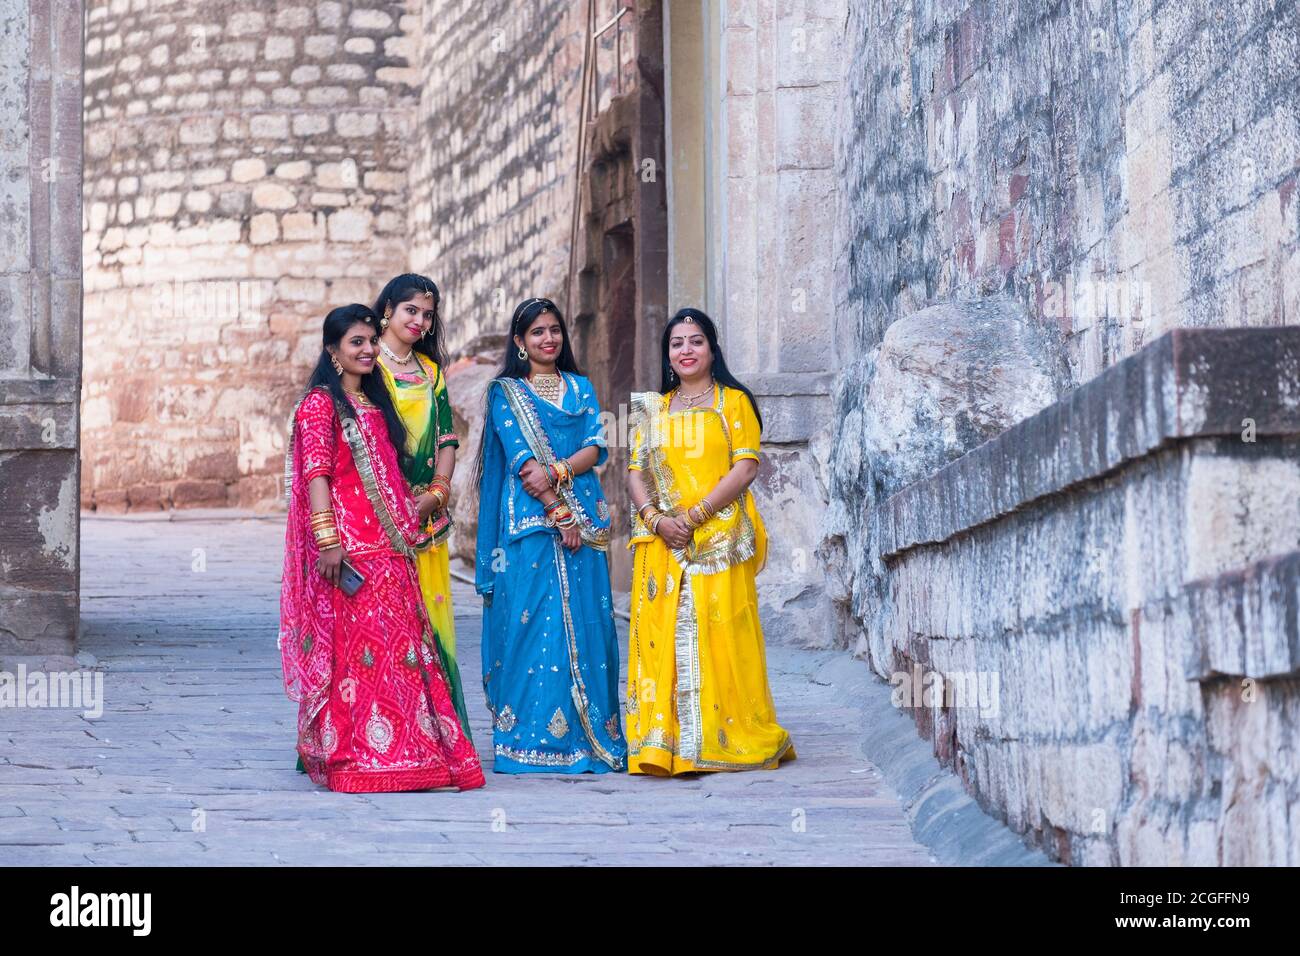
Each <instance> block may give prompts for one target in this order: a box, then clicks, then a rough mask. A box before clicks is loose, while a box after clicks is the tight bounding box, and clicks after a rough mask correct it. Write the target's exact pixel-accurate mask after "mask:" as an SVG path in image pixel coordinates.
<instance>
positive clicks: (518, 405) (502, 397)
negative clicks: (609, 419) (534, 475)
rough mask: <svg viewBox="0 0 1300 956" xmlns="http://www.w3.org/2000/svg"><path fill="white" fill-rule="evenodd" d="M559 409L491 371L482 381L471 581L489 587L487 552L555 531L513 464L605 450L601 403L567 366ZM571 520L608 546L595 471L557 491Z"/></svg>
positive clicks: (592, 540)
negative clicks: (482, 410) (482, 413)
mask: <svg viewBox="0 0 1300 956" xmlns="http://www.w3.org/2000/svg"><path fill="white" fill-rule="evenodd" d="M562 374H563V375H564V379H565V384H566V385H567V390H566V391H565V393H564V397H563V399H562V401H563V403H564V406H565V407H563V408H561V407H559V406H556V405H553V404H552V403H550V402H548V401H546V400H545V399H542V398H539V397H537V395H536V394H534V393H533V391H532V389H530V388H529V387H528V386H527V385H525V384H524V382H523V380H521V379H517V378H496V379H493V380H492V381H491V383H489V385H488V391H487V409H486V416H487V418H488V421H487V423H486V427H485V428H484V433H483V442H484V449H483V483H482V485H480V487H479V504H478V539H477V549H476V560H475V569H474V570H475V574H474V583H475V587H476V588H477V590H478V593H479V594H483V595H490V594H491V593H492V581H493V578H494V577H495V572H494V571H493V569H492V568H493V554H494V552H496V551H497V550H498V549H500V548H502V547H504V546H505V544H506V543H508V542H510V541H516V540H518V539H519V538H521V537H523V536H524V535H526V534H532V533H535V532H539V531H544V532H547V533H549V534H554V535H558V534H559V532H558V531H556V530H555V529H554V528H551V527H549V526H548V525H547V524H546V516H545V512H544V511H543V510H542V503H541V502H540V501H538V500H537V499H536V498H534V497H533V496H532V495H530V494H528V492H526V491H525V490H524V486H523V482H522V480H520V478H519V469H520V467H521V466H522V465H523V464H524V462H526V461H528V459H530V458H534V459H536V460H537V461H539V462H540V463H542V464H543V465H549V464H553V463H554V462H555V461H556V459H558V458H567V457H569V456H570V455H574V454H576V453H577V452H579V451H581V450H582V449H583V448H586V447H588V446H591V445H595V446H596V447H598V448H599V449H600V452H599V455H598V457H597V458H596V464H597V465H601V464H604V462H605V459H607V458H608V457H609V452H608V451H607V450H606V447H605V436H604V433H603V430H602V428H601V424H600V410H599V406H598V405H597V403H596V396H595V390H594V389H593V388H592V386H591V382H590V381H588V380H587V379H586V378H584V377H582V376H580V375H574V374H572V373H570V372H565V373H562ZM558 494H559V496H560V498H561V499H563V501H564V503H565V504H567V505H568V506H569V510H570V511H572V512H573V514H574V517H576V518H577V519H578V530H579V532H580V533H581V535H582V541H583V543H584V544H586V545H589V546H590V547H593V548H595V549H596V550H597V551H606V550H608V549H609V526H610V511H609V503H608V502H607V501H606V500H605V495H604V493H603V492H602V491H601V487H600V480H599V479H598V478H597V477H596V473H595V471H594V470H588V471H585V472H583V473H582V474H581V475H578V476H577V477H576V478H575V479H574V480H573V484H572V485H571V486H564V487H561V489H560V490H559V492H558Z"/></svg>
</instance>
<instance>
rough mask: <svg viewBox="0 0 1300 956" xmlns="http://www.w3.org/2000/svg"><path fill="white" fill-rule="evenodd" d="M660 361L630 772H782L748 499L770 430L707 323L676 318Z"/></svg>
mask: <svg viewBox="0 0 1300 956" xmlns="http://www.w3.org/2000/svg"><path fill="white" fill-rule="evenodd" d="M661 358H662V369H663V371H662V388H661V391H660V392H644V393H640V394H637V395H634V396H633V399H632V406H633V413H634V422H635V428H634V430H633V436H632V455H631V462H630V464H629V466H628V467H629V472H628V490H629V492H630V494H631V498H632V505H633V508H634V509H636V513H635V514H634V515H633V519H632V542H631V547H632V549H633V572H632V624H631V632H630V638H629V647H628V687H627V744H628V771H629V772H630V773H643V774H654V775H657V776H670V775H675V774H680V773H690V772H694V771H710V770H757V769H764V770H769V769H775V768H776V766H777V765H778V764H780V763H781V761H783V760H789V759H793V757H794V756H795V752H794V746H793V744H792V742H791V740H790V735H789V734H788V733H787V732H786V731H785V730H784V728H782V727H781V725H780V724H778V723H777V720H776V708H775V706H774V705H773V703H772V694H771V691H770V690H769V688H768V682H767V655H766V651H765V649H764V646H763V630H762V626H761V625H760V624H759V620H758V594H757V591H756V590H755V586H754V576H755V575H756V574H757V573H758V571H759V570H760V569H761V568H762V566H763V563H764V561H765V560H766V556H767V534H766V531H765V529H764V527H763V520H762V518H760V517H759V514H758V510H757V508H756V507H755V505H754V496H753V494H752V493H751V492H750V491H749V486H750V484H751V483H752V482H753V480H754V478H755V477H756V476H757V474H758V455H759V434H760V431H761V428H762V419H761V418H760V417H759V414H758V409H757V406H756V404H755V402H754V397H753V395H752V393H751V392H750V391H749V389H747V388H746V387H745V386H744V385H742V384H741V383H740V382H739V381H738V380H737V379H736V378H735V376H733V375H732V374H731V373H730V372H729V371H728V370H727V366H726V362H725V361H724V360H723V357H722V352H721V350H720V349H719V347H718V337H717V330H716V329H715V327H714V325H713V322H712V321H711V320H710V319H709V317H708V316H707V315H705V314H704V313H703V312H700V311H699V310H697V309H682V310H681V311H679V312H678V313H677V314H676V315H674V316H673V318H672V320H671V321H670V322H669V323H668V327H667V328H666V329H665V330H664V335H663V341H662V349H661Z"/></svg>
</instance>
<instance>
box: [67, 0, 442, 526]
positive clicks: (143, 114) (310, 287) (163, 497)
mask: <svg viewBox="0 0 1300 956" xmlns="http://www.w3.org/2000/svg"><path fill="white" fill-rule="evenodd" d="M414 6H415V4H414V0H412V3H411V4H407V3H404V2H402V0H372V2H333V0H329V2H319V3H295V2H293V0H278V2H276V3H259V2H253V0H223V2H217V3H191V2H173V3H148V4H144V3H130V4H127V3H121V2H112V3H109V2H105V0H93V2H92V4H91V6H90V10H89V18H88V24H89V26H88V36H87V41H86V57H87V62H86V90H85V110H86V114H85V115H86V144H87V151H88V157H87V158H88V165H87V170H86V184H85V195H86V212H87V216H86V234H85V259H86V286H87V289H86V293H87V294H86V307H85V308H86V323H85V329H86V340H87V343H88V348H87V350H86V356H85V375H86V381H87V385H86V388H85V394H84V405H83V410H84V427H83V437H84V450H83V456H84V461H85V469H84V472H83V475H84V478H83V486H82V497H83V504H84V505H85V506H86V507H90V508H98V509H104V510H122V509H129V510H156V509H158V508H164V507H168V506H186V505H227V504H230V505H262V504H267V503H270V502H272V501H273V500H274V499H275V497H276V495H277V494H278V486H277V478H276V476H277V473H278V472H279V471H280V470H281V469H282V454H283V436H284V422H285V418H286V416H287V413H288V411H289V409H290V407H291V404H292V402H293V400H294V399H295V398H296V396H297V395H298V394H299V393H300V392H301V389H302V385H303V382H304V381H305V378H306V375H307V372H308V369H309V366H310V364H311V363H312V361H313V360H314V358H315V355H316V354H317V350H318V348H319V335H320V322H321V319H322V318H323V316H324V313H325V312H326V311H327V310H328V309H329V308H330V307H332V306H334V305H338V304H343V303H346V302H351V301H361V302H370V301H372V300H373V296H374V294H375V292H376V290H377V289H378V287H379V284H380V283H382V282H383V281H384V280H385V279H386V278H387V277H388V276H389V275H392V274H393V273H395V272H397V271H401V269H402V268H403V267H404V266H405V264H406V246H407V225H406V218H405V217H406V168H407V164H408V162H409V152H408V146H409V143H410V140H411V133H412V127H411V121H412V111H413V108H414V103H415V98H416V92H415V84H416V82H417V79H418V74H417V72H416V71H415V70H414V69H413V67H412V56H413V50H414V49H415V40H414V36H415V34H416V33H417V32H418V28H419V23H418V17H417V16H415V15H413V14H412V13H411V9H413V8H414Z"/></svg>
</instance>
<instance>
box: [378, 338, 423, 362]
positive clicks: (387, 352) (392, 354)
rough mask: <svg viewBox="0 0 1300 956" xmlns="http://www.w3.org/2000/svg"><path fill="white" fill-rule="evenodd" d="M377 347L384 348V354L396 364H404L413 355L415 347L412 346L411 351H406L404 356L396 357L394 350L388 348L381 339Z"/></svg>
mask: <svg viewBox="0 0 1300 956" xmlns="http://www.w3.org/2000/svg"><path fill="white" fill-rule="evenodd" d="M379 347H380V348H381V349H383V350H384V354H385V355H387V356H388V357H389V358H390V359H392V360H393V361H394V362H396V363H397V364H398V365H405V364H406V363H407V362H409V361H411V357H412V356H413V355H415V349H414V348H412V349H411V351H409V352H407V353H406V358H398V357H397V353H396V352H394V351H393V350H392V349H390V348H389V347H388V346H387V345H385V344H384V341H383V339H380V340H379Z"/></svg>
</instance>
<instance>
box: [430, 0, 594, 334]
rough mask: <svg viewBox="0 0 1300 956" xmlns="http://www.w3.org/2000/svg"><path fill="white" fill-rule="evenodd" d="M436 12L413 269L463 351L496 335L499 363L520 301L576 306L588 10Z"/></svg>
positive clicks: (569, 3) (556, 0)
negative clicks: (572, 253) (572, 298)
mask: <svg viewBox="0 0 1300 956" xmlns="http://www.w3.org/2000/svg"><path fill="white" fill-rule="evenodd" d="M606 5H607V3H605V2H602V3H601V4H598V6H602V7H603V6H606ZM423 6H424V13H423V21H422V23H421V27H420V32H421V37H422V41H423V44H424V50H425V54H424V56H423V58H422V61H421V63H420V64H419V68H418V73H419V91H420V92H419V97H420V98H419V106H418V112H417V114H416V123H415V129H414V144H415V146H416V152H415V159H414V161H413V164H412V167H411V193H410V211H409V221H410V223H411V225H412V233H411V241H410V245H409V264H410V266H411V268H412V270H413V271H416V272H421V273H424V274H427V275H429V276H430V277H431V278H432V279H434V281H436V282H438V283H439V287H440V288H441V289H442V290H443V292H444V303H445V305H444V309H443V313H444V316H445V320H446V324H447V330H448V344H449V346H450V347H451V349H452V350H453V351H464V350H465V349H466V348H467V347H470V346H471V345H472V343H474V341H475V339H476V338H477V337H478V336H480V335H486V336H488V337H489V338H488V340H487V343H490V344H487V343H484V344H483V345H482V347H483V348H484V349H487V350H488V351H489V352H490V354H491V355H492V357H493V359H497V360H499V358H500V349H501V348H502V347H503V342H504V338H503V335H504V332H505V329H506V327H507V325H508V324H509V321H510V316H511V314H512V313H513V311H514V307H515V306H516V305H517V304H518V303H519V301H520V300H522V299H526V298H529V297H531V296H547V297H549V298H553V299H555V300H556V301H557V302H559V303H560V304H561V307H563V296H564V290H565V278H566V273H567V270H568V264H569V230H570V221H571V219H570V217H571V214H572V209H573V188H574V183H573V180H574V175H575V164H576V161H577V156H576V148H577V138H576V135H577V129H578V111H579V96H580V92H581V91H580V82H579V81H580V78H581V72H582V49H583V48H582V33H583V31H585V30H586V21H587V5H586V3H581V2H578V0H541V2H534V3H511V2H508V0H488V2H479V0H447V2H439V3H425V4H423Z"/></svg>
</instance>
